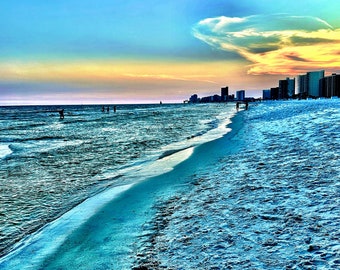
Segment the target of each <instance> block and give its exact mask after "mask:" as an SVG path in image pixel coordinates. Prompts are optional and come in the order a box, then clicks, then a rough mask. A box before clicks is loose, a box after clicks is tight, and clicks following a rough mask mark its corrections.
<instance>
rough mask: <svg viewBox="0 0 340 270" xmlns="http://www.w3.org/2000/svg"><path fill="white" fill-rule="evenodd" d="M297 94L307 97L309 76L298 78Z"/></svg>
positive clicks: (299, 76)
mask: <svg viewBox="0 0 340 270" xmlns="http://www.w3.org/2000/svg"><path fill="white" fill-rule="evenodd" d="M297 83H298V86H297V94H298V95H299V96H300V97H302V96H304V95H305V96H307V75H306V74H305V75H298V77H297Z"/></svg>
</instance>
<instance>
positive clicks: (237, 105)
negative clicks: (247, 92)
mask: <svg viewBox="0 0 340 270" xmlns="http://www.w3.org/2000/svg"><path fill="white" fill-rule="evenodd" d="M239 108H240V103H239V102H236V110H237V111H238V109H239Z"/></svg>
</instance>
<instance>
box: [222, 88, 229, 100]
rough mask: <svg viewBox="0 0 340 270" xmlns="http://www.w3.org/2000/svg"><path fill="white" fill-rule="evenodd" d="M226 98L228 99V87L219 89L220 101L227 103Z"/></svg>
mask: <svg viewBox="0 0 340 270" xmlns="http://www.w3.org/2000/svg"><path fill="white" fill-rule="evenodd" d="M228 97H229V87H228V86H226V87H222V88H221V100H222V101H228Z"/></svg>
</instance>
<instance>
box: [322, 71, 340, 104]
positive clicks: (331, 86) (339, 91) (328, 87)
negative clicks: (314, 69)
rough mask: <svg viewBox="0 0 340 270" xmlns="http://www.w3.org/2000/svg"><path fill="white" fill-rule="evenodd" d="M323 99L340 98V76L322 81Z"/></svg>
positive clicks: (328, 77)
mask: <svg viewBox="0 0 340 270" xmlns="http://www.w3.org/2000/svg"><path fill="white" fill-rule="evenodd" d="M320 87H321V96H322V97H327V98H330V97H340V74H335V73H334V74H332V75H331V76H327V77H324V78H322V79H321V80H320Z"/></svg>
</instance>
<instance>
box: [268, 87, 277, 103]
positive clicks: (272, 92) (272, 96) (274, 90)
mask: <svg viewBox="0 0 340 270" xmlns="http://www.w3.org/2000/svg"><path fill="white" fill-rule="evenodd" d="M270 99H273V100H276V99H279V87H272V88H270Z"/></svg>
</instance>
